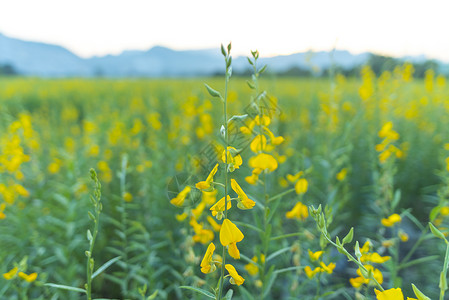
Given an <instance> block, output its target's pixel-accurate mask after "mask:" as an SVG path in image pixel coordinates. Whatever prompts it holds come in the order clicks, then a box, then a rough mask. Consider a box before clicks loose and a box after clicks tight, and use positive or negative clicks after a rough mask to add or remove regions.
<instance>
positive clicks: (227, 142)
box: [218, 51, 229, 300]
mask: <svg viewBox="0 0 449 300" xmlns="http://www.w3.org/2000/svg"><path fill="white" fill-rule="evenodd" d="M228 59H229V51H228V53H227V55H226V58H225V63H226V74H225V91H224V99H223V114H224V126H225V184H224V192H225V195H224V197H225V198H224V199H225V208H224V213H225V219H227V218H228V146H229V136H228V113H227V111H228V107H227V103H228V82H229V73H228ZM222 258H223V262H222V264H221V276H220V289H219V291H218V300H221V299H222V295H223V285H224V277H225V275H224V274H225V264H226V247H225V246H223V251H222Z"/></svg>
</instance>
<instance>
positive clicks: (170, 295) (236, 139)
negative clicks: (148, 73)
mask: <svg viewBox="0 0 449 300" xmlns="http://www.w3.org/2000/svg"><path fill="white" fill-rule="evenodd" d="M222 52H223V55H224V59H223V68H224V70H226V72H225V77H224V78H223V77H221V78H216V77H214V78H204V79H184V80H145V79H141V80H108V79H58V80H50V79H37V78H33V79H32V78H21V77H11V78H6V77H3V78H1V79H0V101H1V105H0V115H1V118H0V129H1V131H0V132H1V135H0V243H1V245H2V247H1V248H0V261H2V263H1V264H0V272H1V273H2V274H3V276H1V277H0V298H5V299H86V298H87V299H91V298H92V299H95V298H111V299H117V298H119V299H207V298H210V299H231V298H233V299H290V298H291V299H298V298H301V299H302V298H304V299H376V298H377V299H403V295H408V296H413V295H414V296H415V297H416V298H417V299H427V298H426V296H424V295H427V296H428V297H431V298H432V299H437V298H438V297H439V299H444V296H445V291H446V289H447V285H446V275H447V274H446V273H447V264H448V260H449V251H448V250H447V249H448V248H447V245H448V244H449V243H448V241H447V240H446V236H447V234H448V232H449V231H448V229H447V226H448V221H449V220H448V218H447V217H448V216H449V158H448V157H449V135H448V133H449V132H448V130H449V126H448V125H449V124H448V122H449V118H447V115H448V112H449V97H448V95H447V92H446V91H447V83H446V79H445V78H444V77H443V76H437V75H436V74H435V72H434V71H432V70H428V71H426V72H425V76H424V79H423V80H419V79H414V78H413V74H414V67H413V66H412V65H410V64H404V65H397V66H395V67H394V69H393V70H392V71H383V72H382V73H381V74H380V75H379V76H377V75H376V74H375V72H374V71H373V70H372V69H371V68H370V67H363V68H362V69H361V72H360V74H361V76H360V78H347V77H345V76H343V75H342V74H339V73H338V72H336V73H332V74H330V75H331V76H329V77H328V78H291V77H286V78H279V79H273V78H265V79H264V74H265V68H264V66H262V65H259V63H258V56H259V54H258V52H257V51H255V52H252V53H251V56H250V59H249V65H250V68H251V69H252V75H251V76H250V77H248V78H234V77H233V76H232V75H233V74H232V58H231V46H230V45H229V46H228V47H223V49H222ZM267 77H268V76H267ZM223 81H224V82H223ZM204 83H207V87H205V86H204ZM91 168H94V169H95V170H96V171H94V170H92V171H90V169H91ZM100 212H101V214H100ZM429 222H430V223H429ZM86 250H87V251H86ZM412 284H413V285H412ZM375 290H376V291H375ZM388 297H393V298H388Z"/></svg>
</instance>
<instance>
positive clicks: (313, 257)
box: [309, 249, 324, 261]
mask: <svg viewBox="0 0 449 300" xmlns="http://www.w3.org/2000/svg"><path fill="white" fill-rule="evenodd" d="M323 253H324V251H316V252H312V251H310V249H309V257H310V259H311V260H312V261H315V260H318V259H319V258H320V257H321V255H323Z"/></svg>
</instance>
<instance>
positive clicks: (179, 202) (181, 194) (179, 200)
mask: <svg viewBox="0 0 449 300" xmlns="http://www.w3.org/2000/svg"><path fill="white" fill-rule="evenodd" d="M190 190H191V188H190V186H186V187H185V188H184V189H183V190H182V191H181V192H179V194H178V195H177V196H176V197H175V198H173V199H171V200H170V203H171V204H173V205H176V206H182V205H183V204H184V201H185V199H186V197H187V195H188V194H189V193H190Z"/></svg>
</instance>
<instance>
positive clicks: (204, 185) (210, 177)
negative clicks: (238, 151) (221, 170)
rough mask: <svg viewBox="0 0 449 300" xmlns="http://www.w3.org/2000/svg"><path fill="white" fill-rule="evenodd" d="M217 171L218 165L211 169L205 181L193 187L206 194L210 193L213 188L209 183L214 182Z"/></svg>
mask: <svg viewBox="0 0 449 300" xmlns="http://www.w3.org/2000/svg"><path fill="white" fill-rule="evenodd" d="M217 170H218V164H216V165H215V167H214V168H213V169H212V171H211V172H210V173H209V175H208V176H207V178H206V180H205V181H200V182H198V183H197V184H196V185H195V187H196V188H197V189H200V190H204V191H206V192H211V191H212V190H213V187H212V186H211V183H212V182H213V181H214V176H215V174H216V173H217Z"/></svg>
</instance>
